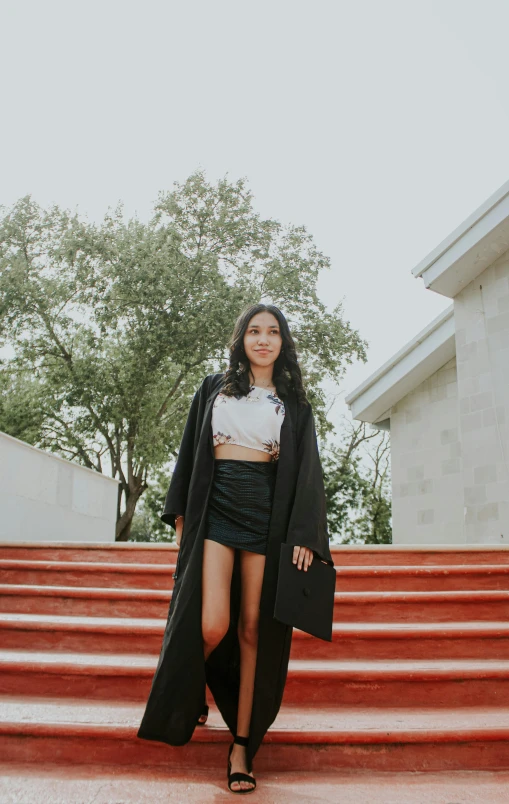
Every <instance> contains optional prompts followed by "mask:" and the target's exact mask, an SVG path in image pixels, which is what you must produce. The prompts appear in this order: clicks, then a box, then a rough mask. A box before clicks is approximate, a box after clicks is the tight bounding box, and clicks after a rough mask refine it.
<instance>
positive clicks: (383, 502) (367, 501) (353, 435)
mask: <svg viewBox="0 0 509 804" xmlns="http://www.w3.org/2000/svg"><path fill="white" fill-rule="evenodd" d="M342 434H343V437H342V440H341V442H340V444H339V445H334V446H333V447H328V448H325V449H323V450H322V453H321V459H322V466H323V470H324V481H325V495H326V502H327V520H328V524H329V531H330V533H331V536H332V537H333V539H334V540H336V541H339V542H341V543H343V544H390V543H391V542H392V525H391V493H390V461H389V458H390V448H389V436H388V433H386V432H384V431H383V430H382V431H368V430H367V427H366V424H365V423H364V422H361V423H356V422H354V423H348V424H345V425H344V427H343V429H342Z"/></svg>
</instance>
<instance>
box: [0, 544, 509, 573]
mask: <svg viewBox="0 0 509 804" xmlns="http://www.w3.org/2000/svg"><path fill="white" fill-rule="evenodd" d="M177 552H178V550H177V547H176V545H175V544H174V543H169V544H167V543H140V542H111V543H108V544H106V543H104V542H49V543H46V544H45V543H43V542H34V541H26V542H3V543H2V544H0V559H26V560H34V561H35V560H39V561H98V562H108V561H111V562H113V563H118V562H121V563H127V562H132V563H134V564H143V563H147V564H158V563H163V564H173V563H175V560H176V555H177ZM331 554H332V557H333V559H334V563H335V564H336V565H337V566H338V567H344V566H359V565H360V566H362V565H368V566H371V565H378V566H384V565H408V566H423V565H427V564H446V565H447V564H496V565H500V564H509V547H505V546H500V545H458V546H457V547H456V546H454V547H452V546H451V545H432V546H424V545H394V544H379V545H364V544H359V545H358V544H356V545H334V544H331Z"/></svg>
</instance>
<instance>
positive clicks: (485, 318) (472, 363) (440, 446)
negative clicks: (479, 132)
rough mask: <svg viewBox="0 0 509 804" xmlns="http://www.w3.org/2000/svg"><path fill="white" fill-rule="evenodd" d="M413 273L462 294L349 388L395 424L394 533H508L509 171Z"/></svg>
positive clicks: (406, 536) (477, 537)
mask: <svg viewBox="0 0 509 804" xmlns="http://www.w3.org/2000/svg"><path fill="white" fill-rule="evenodd" d="M412 273H413V274H414V276H415V277H421V278H422V279H423V281H424V285H425V287H426V288H429V289H430V290H433V291H435V292H436V293H440V294H442V295H444V296H447V297H449V298H450V299H451V300H452V304H451V305H450V307H449V308H448V309H447V310H445V311H444V312H443V313H442V314H441V315H439V316H438V317H437V318H435V320H434V321H432V322H431V323H430V324H429V325H428V326H427V327H426V328H425V329H424V330H422V332H419V334H418V335H416V336H415V338H413V340H411V341H410V342H409V343H407V344H406V346H404V347H403V348H402V349H401V350H400V351H399V352H398V353H397V354H395V355H394V356H393V357H392V358H391V359H390V360H389V361H388V362H387V363H385V364H384V365H383V366H381V367H380V368H379V369H378V371H376V372H375V373H374V374H372V375H371V376H370V377H369V378H368V379H367V380H366V381H365V382H363V383H362V384H361V385H360V386H359V387H358V388H356V389H355V390H354V391H352V392H351V393H350V394H349V395H348V396H347V398H346V402H347V404H348V406H349V408H350V410H351V412H352V415H353V417H354V419H358V420H360V421H365V422H370V423H371V424H373V425H374V426H376V427H378V428H383V429H388V430H390V432H391V462H392V504H393V541H394V543H399V544H404V543H410V544H431V543H444V544H446V543H456V544H479V543H487V542H490V543H496V544H509V182H506V184H504V185H503V186H502V187H501V188H500V189H499V190H497V192H496V193H494V194H493V195H492V196H491V197H490V198H488V200H487V201H486V202H485V203H484V204H482V206H480V207H479V208H478V209H477V210H476V211H475V212H474V213H473V214H472V215H470V217H469V218H467V219H466V220H465V221H464V222H463V223H462V224H461V225H460V226H458V228H457V229H455V230H454V231H453V232H452V233H451V234H450V235H449V237H447V238H446V239H445V240H444V241H443V242H442V243H440V245H438V246H437V247H436V248H435V249H434V251H432V252H431V254H429V255H428V256H427V257H426V258H425V259H424V260H423V261H422V262H421V263H420V264H419V265H418V266H417V267H416V268H414V270H413V271H412Z"/></svg>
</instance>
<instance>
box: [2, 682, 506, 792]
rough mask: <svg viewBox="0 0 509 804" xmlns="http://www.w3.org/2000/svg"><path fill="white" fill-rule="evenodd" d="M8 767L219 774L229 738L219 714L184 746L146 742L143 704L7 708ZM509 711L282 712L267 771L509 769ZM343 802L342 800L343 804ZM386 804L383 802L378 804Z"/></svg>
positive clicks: (268, 742) (262, 761) (261, 766)
mask: <svg viewBox="0 0 509 804" xmlns="http://www.w3.org/2000/svg"><path fill="white" fill-rule="evenodd" d="M0 703H1V706H0V711H1V715H0V750H1V752H2V757H3V760H4V761H6V760H10V761H11V762H16V761H20V760H22V761H24V762H27V761H30V762H48V763H54V762H69V763H72V764H79V763H89V762H94V763H97V764H101V763H115V764H117V765H118V766H122V767H125V766H126V765H147V766H158V765H167V766H170V767H172V768H195V767H200V768H220V767H222V766H223V765H224V764H225V758H226V753H227V746H228V745H229V743H230V742H231V735H230V732H229V731H228V729H227V728H226V727H225V725H224V723H223V722H222V720H221V718H220V716H219V713H218V712H217V710H216V709H215V707H214V706H212V707H211V711H210V715H209V721H208V723H207V725H206V726H204V727H197V728H196V729H195V732H194V734H193V737H192V739H191V741H190V742H189V743H188V744H187V745H184V746H178V747H175V746H169V745H166V744H161V743H158V742H155V741H147V740H140V739H138V738H137V737H136V731H137V728H138V725H139V722H140V720H141V715H142V712H143V706H142V705H139V704H128V703H119V704H115V703H111V702H108V703H107V702H102V703H101V704H99V705H98V704H97V703H90V702H89V701H88V700H85V699H81V700H80V699H69V700H68V701H66V702H65V703H61V702H55V701H41V700H40V699H36V698H33V697H30V698H27V699H25V700H23V701H21V702H20V701H16V700H13V699H10V698H8V697H3V698H2V699H0ZM508 724H509V709H507V708H499V707H497V708H491V709H486V708H482V707H470V708H468V709H457V708H454V707H447V708H443V709H438V710H437V709H433V708H431V707H427V708H416V709H402V708H398V709H390V708H382V709H380V708H374V709H373V708H371V709H370V708H369V707H363V708H357V709H351V708H346V707H344V708H343V707H342V708H341V709H336V708H334V707H330V706H328V707H316V706H309V705H307V706H298V707H295V706H288V705H283V707H282V708H281V710H280V712H279V715H278V717H277V719H276V720H275V722H274V724H273V725H272V727H271V728H270V730H269V731H268V732H267V734H266V736H265V740H264V742H263V744H262V746H261V747H260V749H259V751H258V753H257V755H256V759H255V767H256V770H257V772H263V771H265V770H281V771H283V770H285V771H293V770H294V769H295V768H299V769H300V770H315V771H316V770H317V767H319V769H320V772H321V771H326V770H331V769H334V770H339V769H356V770H366V769H371V770H380V771H381V770H384V771H389V770H413V771H417V770H447V771H451V770H454V769H462V770H464V769H466V768H471V769H481V768H484V769H487V768H489V769H503V768H504V769H506V768H509V725H508ZM336 800H337V799H336ZM376 800H377V801H378V800H379V799H378V798H377V799H376Z"/></svg>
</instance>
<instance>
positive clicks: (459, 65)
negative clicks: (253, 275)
mask: <svg viewBox="0 0 509 804" xmlns="http://www.w3.org/2000/svg"><path fill="white" fill-rule="evenodd" d="M0 27H1V30H2V47H1V49H0V68H1V71H2V95H3V102H2V109H3V121H2V126H1V129H0V137H1V148H0V160H1V165H0V167H1V169H0V177H1V184H0V203H1V204H4V205H8V206H9V205H11V204H12V203H13V202H15V201H16V200H17V199H18V198H20V197H21V196H23V195H25V194H27V193H30V194H32V196H33V198H34V200H36V201H37V202H38V203H39V204H41V205H43V206H45V205H49V204H52V203H57V204H59V205H61V206H63V207H66V208H70V209H77V210H78V211H79V212H80V213H81V214H83V215H85V214H86V215H87V216H88V217H89V218H90V219H93V220H100V219H101V218H102V217H103V215H104V213H105V212H106V210H107V208H108V207H111V206H115V205H116V204H117V202H118V201H119V200H122V201H123V202H124V204H125V211H126V214H127V215H133V214H135V213H136V214H137V215H138V216H139V217H140V218H142V219H146V218H148V217H149V215H150V214H151V210H152V205H153V203H154V201H155V200H156V198H157V194H158V192H159V191H160V190H169V189H171V187H172V183H173V182H174V181H179V182H183V181H185V179H186V178H187V177H188V176H189V174H190V173H192V172H193V171H194V170H196V169H197V168H202V169H204V170H205V172H206V176H207V178H208V179H209V180H210V181H213V182H215V181H217V179H219V178H221V177H224V176H225V175H226V174H228V177H229V178H230V180H232V181H234V180H236V179H237V178H239V177H242V176H243V177H246V178H247V180H248V184H249V187H250V189H251V190H252V192H253V194H254V196H255V207H256V209H257V211H259V212H260V214H261V215H263V216H267V217H272V218H276V219H278V220H280V221H281V222H288V223H292V224H295V225H304V226H305V227H306V228H307V229H308V231H309V232H310V233H311V234H312V235H313V236H314V238H315V241H316V243H317V245H318V247H319V248H320V249H321V250H322V251H323V252H325V253H326V254H327V255H328V256H329V257H330V258H331V261H332V269H331V271H330V272H328V273H326V274H325V275H324V276H323V277H322V279H321V280H320V285H319V290H320V295H321V298H322V299H323V300H324V302H325V303H326V304H327V306H328V307H329V308H331V309H332V307H333V306H334V305H335V304H336V303H337V302H338V301H339V300H344V309H345V316H346V318H347V319H348V320H350V322H351V323H352V325H353V326H354V327H355V328H357V329H359V331H360V333H361V335H362V337H364V338H365V339H367V340H368V342H369V352H368V357H369V361H368V363H367V364H359V365H356V366H353V367H351V368H350V369H349V370H348V372H347V374H346V376H345V379H344V380H343V381H342V382H341V383H340V388H341V390H342V392H343V395H345V394H347V393H349V392H350V391H352V390H353V389H354V388H355V387H356V386H357V385H358V384H359V383H360V382H361V381H362V380H364V379H365V378H366V377H367V376H368V375H369V374H371V373H372V372H373V371H375V370H376V369H377V368H378V367H379V366H380V365H381V364H382V363H383V362H384V361H385V360H387V359H388V358H389V357H390V356H391V355H392V354H393V353H394V352H395V351H397V350H398V349H399V348H400V347H401V346H403V345H404V344H405V343H406V342H407V341H408V340H410V338H412V337H413V336H414V335H415V334H416V333H417V332H418V331H419V330H420V329H422V328H423V327H424V326H425V325H426V324H427V323H428V322H429V321H430V320H431V319H432V318H434V317H435V316H436V315H438V313H439V312H440V311H441V310H443V309H444V308H445V307H446V306H448V305H449V304H450V300H449V299H445V298H443V297H441V296H439V295H437V294H435V293H433V292H432V291H429V290H425V289H424V285H423V283H422V280H420V279H414V278H413V276H412V275H411V269H412V268H413V267H414V266H415V265H416V264H417V263H418V262H419V261H420V260H421V259H422V258H423V257H424V256H426V254H427V253H428V252H429V251H431V250H432V249H433V248H434V247H435V246H436V245H437V244H438V243H439V242H440V241H441V240H442V239H443V238H444V237H446V236H447V235H448V234H449V232H450V231H452V229H454V228H456V226H457V225H458V224H459V223H461V221H463V220H464V218H466V217H467V216H468V215H469V214H470V213H471V212H472V211H473V210H474V209H475V208H476V207H477V206H479V205H480V204H481V203H482V202H483V201H484V200H485V199H486V198H487V197H488V196H489V195H491V194H492V193H493V192H494V191H495V190H496V189H497V188H498V187H499V186H500V185H501V184H503V183H504V182H505V181H506V180H507V179H508V178H509V91H508V87H509V80H508V79H509V75H508V72H509V68H508V63H509V62H508V59H507V32H508V30H509V2H508V0H477V1H476V2H474V1H473V0H439V1H438V2H433V1H432V0H427V1H426V2H421V1H417V0H415V1H413V0H404V2H397V1H395V0H371V1H370V0H368V1H366V0H364V1H359V0H355V1H354V2H352V1H351V0H349V1H348V2H344V0H308V2H301V0H291V2H290V1H289V0H269V1H267V0H251V2H245V1H244V0H203V1H202V2H194V1H193V0H180V2H172V0H164V1H163V0H160V1H158V2H154V1H152V2H151V0H143V1H141V0H140V2H132V1H130V0H122V2H118V0H101V2H97V0H87V2H82V1H80V0H74V1H73V0H66V1H65V2H55V1H54V0H37V2H26V0H25V1H24V0H15V2H10V1H7V0H0ZM334 411H337V413H336V414H335V415H333V418H337V417H338V416H339V415H340V414H341V413H344V411H345V407H344V404H342V403H341V400H340V401H339V403H338V404H337V405H335V406H334Z"/></svg>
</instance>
